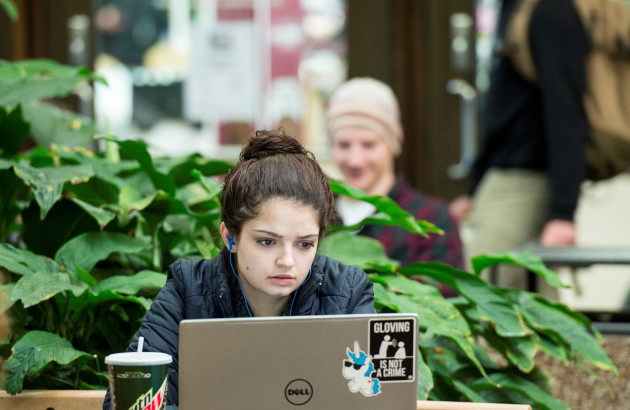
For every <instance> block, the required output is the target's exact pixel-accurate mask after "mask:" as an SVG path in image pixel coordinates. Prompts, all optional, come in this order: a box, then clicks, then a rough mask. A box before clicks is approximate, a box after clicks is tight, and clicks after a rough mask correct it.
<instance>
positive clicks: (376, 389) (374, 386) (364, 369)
mask: <svg viewBox="0 0 630 410" xmlns="http://www.w3.org/2000/svg"><path fill="white" fill-rule="evenodd" d="M346 354H347V355H348V358H347V359H345V360H344V361H343V370H342V373H343V377H345V378H346V379H348V380H350V381H349V382H348V387H349V388H350V391H351V392H352V393H357V392H361V394H363V395H364V396H365V397H371V396H376V395H378V394H380V393H381V384H380V382H379V380H378V379H377V378H374V377H372V375H373V373H374V364H373V363H372V356H368V355H366V354H365V352H364V351H363V350H361V348H360V347H359V342H357V341H355V342H354V352H353V351H351V350H350V348H347V349H346Z"/></svg>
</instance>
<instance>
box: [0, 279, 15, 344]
mask: <svg viewBox="0 0 630 410" xmlns="http://www.w3.org/2000/svg"><path fill="white" fill-rule="evenodd" d="M13 288H15V283H7V284H6V285H0V291H1V292H4V297H2V298H0V315H1V314H3V313H4V312H6V311H7V310H9V308H10V307H11V306H13V305H14V304H15V302H17V300H14V299H13ZM5 337H7V338H8V337H9V335H5ZM2 343H5V342H4V341H3V340H2V339H0V344H2ZM6 343H7V344H8V341H7V342H6Z"/></svg>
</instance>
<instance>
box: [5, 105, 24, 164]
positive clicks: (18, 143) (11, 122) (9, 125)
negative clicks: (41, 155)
mask: <svg viewBox="0 0 630 410" xmlns="http://www.w3.org/2000/svg"><path fill="white" fill-rule="evenodd" d="M30 132H31V128H30V125H29V124H28V122H25V121H24V118H23V115H22V106H21V105H18V106H17V107H16V108H15V109H13V110H7V109H5V108H4V107H0V154H1V155H3V156H7V157H8V156H12V155H15V154H17V153H18V152H19V151H20V148H21V147H22V144H23V143H24V141H26V140H27V139H28V137H29V135H30Z"/></svg>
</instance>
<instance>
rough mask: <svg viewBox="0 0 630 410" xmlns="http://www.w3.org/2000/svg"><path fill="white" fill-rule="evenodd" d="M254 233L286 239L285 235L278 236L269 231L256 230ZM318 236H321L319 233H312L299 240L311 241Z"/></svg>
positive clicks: (300, 237) (299, 237)
mask: <svg viewBox="0 0 630 410" xmlns="http://www.w3.org/2000/svg"><path fill="white" fill-rule="evenodd" d="M254 231H255V232H258V233H262V234H265V235H269V236H271V237H273V238H278V239H282V238H284V236H283V235H280V234H277V233H275V232H271V231H267V230H265V229H254ZM318 236H319V234H317V233H311V234H306V235H302V236H298V239H311V238H316V237H318Z"/></svg>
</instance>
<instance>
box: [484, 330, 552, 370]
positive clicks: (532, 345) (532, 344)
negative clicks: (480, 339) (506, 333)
mask: <svg viewBox="0 0 630 410" xmlns="http://www.w3.org/2000/svg"><path fill="white" fill-rule="evenodd" d="M484 337H485V338H486V340H487V341H488V342H489V343H490V345H491V346H492V347H493V348H494V349H496V350H497V351H498V352H499V353H501V354H502V355H503V356H504V357H506V358H507V359H508V360H509V361H510V362H511V363H512V364H514V365H515V366H516V367H518V368H519V370H521V371H522V372H523V373H529V372H531V371H532V370H533V369H534V366H535V363H534V357H535V356H536V353H537V352H538V350H539V346H540V345H539V340H538V336H537V335H529V336H524V337H498V336H497V335H496V334H494V333H492V332H486V333H485V334H484Z"/></svg>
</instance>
